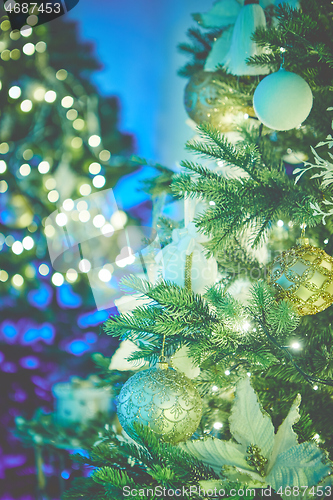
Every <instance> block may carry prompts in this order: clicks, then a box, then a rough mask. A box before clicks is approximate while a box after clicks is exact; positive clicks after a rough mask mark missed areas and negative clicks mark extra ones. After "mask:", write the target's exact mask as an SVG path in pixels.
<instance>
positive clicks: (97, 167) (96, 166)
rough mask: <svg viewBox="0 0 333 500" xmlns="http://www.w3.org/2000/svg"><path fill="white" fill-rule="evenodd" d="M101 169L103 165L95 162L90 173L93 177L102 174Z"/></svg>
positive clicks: (90, 168)
mask: <svg viewBox="0 0 333 500" xmlns="http://www.w3.org/2000/svg"><path fill="white" fill-rule="evenodd" d="M101 168H102V167H101V165H100V164H99V163H97V162H96V161H95V162H93V163H90V165H89V172H90V173H91V174H93V175H96V174H99V173H100V171H101Z"/></svg>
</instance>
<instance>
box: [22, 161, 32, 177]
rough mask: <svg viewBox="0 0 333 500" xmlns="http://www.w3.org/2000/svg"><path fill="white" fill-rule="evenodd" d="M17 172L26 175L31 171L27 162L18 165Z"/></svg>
mask: <svg viewBox="0 0 333 500" xmlns="http://www.w3.org/2000/svg"><path fill="white" fill-rule="evenodd" d="M19 172H20V174H21V175H22V177H26V176H27V175H29V174H30V172H31V167H30V165H28V163H23V165H21V166H20V169H19Z"/></svg>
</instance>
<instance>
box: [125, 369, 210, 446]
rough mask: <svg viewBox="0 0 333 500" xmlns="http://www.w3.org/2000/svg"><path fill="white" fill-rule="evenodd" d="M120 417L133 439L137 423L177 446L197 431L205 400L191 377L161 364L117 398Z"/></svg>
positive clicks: (133, 380) (128, 385)
mask: <svg viewBox="0 0 333 500" xmlns="http://www.w3.org/2000/svg"><path fill="white" fill-rule="evenodd" d="M117 414H118V418H119V421H120V423H121V425H122V427H123V429H124V430H125V431H126V432H127V434H129V436H131V437H134V438H135V431H134V428H133V424H134V422H137V423H139V424H142V425H145V426H148V427H149V428H150V429H151V430H152V431H153V432H155V433H156V434H158V435H159V436H161V439H162V440H163V441H165V442H168V443H172V444H175V443H178V442H179V441H185V440H186V439H188V438H189V437H190V436H192V434H193V433H194V432H195V430H196V429H197V427H198V425H199V422H200V419H201V415H202V401H201V398H200V395H199V393H198V391H197V389H196V388H195V387H194V385H193V383H192V382H191V380H190V379H189V378H187V377H186V376H185V375H184V374H183V373H179V372H177V371H175V370H172V369H170V368H168V367H167V365H166V364H158V365H157V366H156V367H153V368H149V369H148V370H143V371H140V372H138V373H136V374H135V375H133V376H132V377H131V378H129V379H128V380H127V382H126V383H125V384H124V386H123V388H122V389H121V391H120V394H119V396H118V398H117Z"/></svg>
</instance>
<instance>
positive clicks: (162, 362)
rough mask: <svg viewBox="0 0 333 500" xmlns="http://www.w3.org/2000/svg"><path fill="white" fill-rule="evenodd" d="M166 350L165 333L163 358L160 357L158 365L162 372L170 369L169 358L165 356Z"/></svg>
mask: <svg viewBox="0 0 333 500" xmlns="http://www.w3.org/2000/svg"><path fill="white" fill-rule="evenodd" d="M164 349H165V333H164V334H163V340H162V350H161V356H160V357H159V359H158V363H157V367H158V368H160V369H161V370H167V369H168V368H169V364H168V362H167V358H166V356H165V355H164Z"/></svg>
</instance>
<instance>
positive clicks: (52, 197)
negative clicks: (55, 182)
mask: <svg viewBox="0 0 333 500" xmlns="http://www.w3.org/2000/svg"><path fill="white" fill-rule="evenodd" d="M47 197H48V200H49V201H50V202H51V203H56V202H57V201H58V200H59V198H60V195H59V193H58V191H57V190H56V189H52V191H50V192H49V194H48V195H47Z"/></svg>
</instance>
